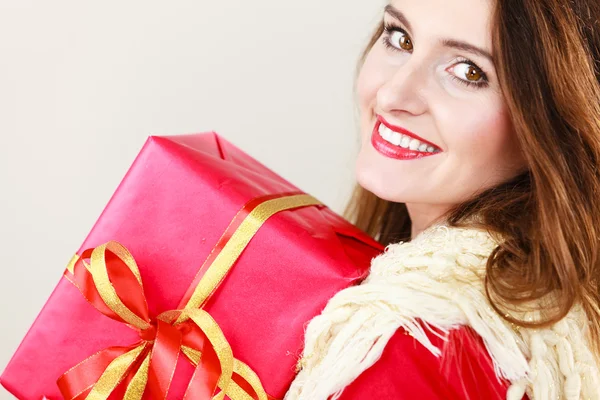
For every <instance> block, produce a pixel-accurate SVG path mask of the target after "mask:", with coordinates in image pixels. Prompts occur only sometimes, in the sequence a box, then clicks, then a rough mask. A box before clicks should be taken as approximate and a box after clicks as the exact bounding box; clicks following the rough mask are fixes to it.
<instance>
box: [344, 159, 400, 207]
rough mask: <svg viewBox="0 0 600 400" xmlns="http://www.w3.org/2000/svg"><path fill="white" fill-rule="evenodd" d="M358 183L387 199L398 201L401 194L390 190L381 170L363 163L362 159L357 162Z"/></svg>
mask: <svg viewBox="0 0 600 400" xmlns="http://www.w3.org/2000/svg"><path fill="white" fill-rule="evenodd" d="M355 174H356V183H358V184H359V185H360V186H361V187H362V188H363V189H365V190H368V191H369V192H371V193H373V194H374V195H376V196H377V197H379V198H380V199H383V200H387V201H394V202H398V201H400V200H398V199H399V198H400V197H401V196H398V194H397V193H392V192H391V191H390V184H389V182H386V180H385V179H383V177H382V175H381V173H380V172H378V171H377V170H376V169H374V168H369V166H368V165H362V163H361V159H360V157H359V159H358V160H357V162H356V171H355Z"/></svg>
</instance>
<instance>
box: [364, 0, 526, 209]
mask: <svg viewBox="0 0 600 400" xmlns="http://www.w3.org/2000/svg"><path fill="white" fill-rule="evenodd" d="M492 6H493V4H491V3H490V2H488V1H487V0H474V1H472V2H470V3H469V4H468V6H466V5H465V3H464V2H463V1H459V0H393V1H391V3H390V4H389V5H388V6H387V7H386V12H385V15H384V23H385V25H386V27H387V28H386V31H385V32H384V34H383V35H382V36H381V37H380V38H379V40H378V41H377V43H376V44H375V46H374V47H373V48H372V50H371V51H370V53H369V54H368V56H367V59H366V61H365V64H364V66H363V68H362V70H361V73H360V76H359V78H358V82H357V84H358V87H357V89H358V95H359V103H360V111H361V141H362V145H361V150H360V154H359V156H358V160H357V165H356V176H357V180H358V182H359V184H360V185H361V186H363V187H364V188H366V189H367V190H369V191H371V192H373V193H375V194H376V195H377V196H379V197H381V198H383V199H385V200H390V201H395V202H402V203H407V206H408V207H409V212H410V210H411V205H414V206H415V207H421V208H422V207H423V206H426V207H429V206H432V207H433V208H437V209H440V210H442V209H446V208H447V207H449V206H451V205H454V204H457V203H459V202H461V201H464V200H467V199H468V198H469V197H471V196H472V195H473V194H475V193H477V192H479V191H481V190H482V189H486V188H489V187H491V186H493V185H496V184H498V183H500V182H502V181H504V180H506V179H508V178H512V177H514V176H516V175H517V174H518V172H520V170H521V169H522V168H523V167H524V166H525V161H524V159H523V157H522V155H521V153H520V151H519V146H518V144H517V140H516V137H515V135H514V133H513V131H512V125H511V122H510V120H509V115H508V111H507V108H506V105H505V103H504V99H503V96H502V93H501V90H500V87H499V84H498V78H497V76H496V72H495V69H494V63H493V62H492V60H490V59H489V58H488V57H486V56H485V55H483V54H481V52H485V53H488V54H491V52H492V43H491V13H492ZM444 41H447V43H446V44H444ZM459 43H464V45H459ZM473 48H477V49H480V51H481V52H479V51H473V50H472V49H473ZM382 121H385V122H382ZM404 134H408V137H403V136H402V135H404ZM415 136H416V137H415ZM419 138H420V139H419Z"/></svg>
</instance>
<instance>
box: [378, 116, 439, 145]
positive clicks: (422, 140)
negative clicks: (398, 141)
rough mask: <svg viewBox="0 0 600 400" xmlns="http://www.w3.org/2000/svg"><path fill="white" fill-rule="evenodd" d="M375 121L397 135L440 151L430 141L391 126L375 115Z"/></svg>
mask: <svg viewBox="0 0 600 400" xmlns="http://www.w3.org/2000/svg"><path fill="white" fill-rule="evenodd" d="M377 120H378V121H379V122H380V123H382V124H383V125H384V126H386V127H387V128H389V129H390V130H392V131H393V132H397V133H399V134H400V135H406V136H409V137H411V138H412V139H417V140H418V141H420V142H421V143H424V144H427V146H431V147H433V148H434V149H436V150H440V151H441V149H440V147H439V146H437V145H436V144H434V143H431V142H430V141H428V140H425V139H423V138H422V137H420V136H418V135H417V134H415V133H413V132H411V131H409V130H407V129H404V128H401V127H399V126H396V125H392V124H390V123H389V122H387V121H386V120H385V118H383V117H382V116H381V115H377Z"/></svg>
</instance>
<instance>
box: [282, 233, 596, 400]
mask: <svg viewBox="0 0 600 400" xmlns="http://www.w3.org/2000/svg"><path fill="white" fill-rule="evenodd" d="M497 244H498V242H496V241H495V240H494V239H493V238H492V237H491V236H490V235H489V234H488V233H486V232H484V231H481V230H476V229H466V228H449V227H447V226H444V225H434V226H432V227H430V228H429V229H427V230H425V231H424V232H422V233H421V234H420V235H418V236H417V237H416V238H415V239H413V240H412V241H411V242H406V243H402V242H400V243H395V244H391V245H389V246H387V248H386V249H385V251H384V252H383V253H382V254H380V255H379V256H377V257H375V258H374V259H373V260H372V262H371V271H370V274H369V276H368V278H367V279H366V280H365V281H364V282H363V283H362V284H361V285H358V286H353V287H350V288H348V289H345V290H342V291H340V292H339V293H337V294H336V295H335V296H334V297H333V298H332V299H331V300H330V301H329V302H328V304H327V306H326V307H325V309H324V310H323V312H322V313H321V314H320V315H318V316H317V317H315V318H313V319H312V320H311V321H310V323H309V324H308V327H307V329H306V336H305V350H304V353H303V357H302V359H301V360H300V363H299V366H301V368H302V369H301V370H300V372H299V373H298V375H297V376H296V378H295V380H294V382H293V383H292V385H291V387H290V389H289V391H288V393H287V394H286V396H285V400H326V399H328V398H329V397H330V396H331V398H332V399H337V398H339V396H340V394H341V392H342V390H343V389H344V387H346V386H347V385H348V384H349V383H351V382H352V381H353V380H354V379H355V378H356V377H357V376H358V375H360V374H361V373H362V372H363V371H364V370H366V369H367V368H369V367H370V366H371V365H373V364H374V363H375V362H376V361H377V360H378V359H379V358H380V356H381V354H382V351H383V349H384V347H385V346H386V344H387V342H388V341H389V339H390V338H391V337H392V336H393V335H394V333H395V332H396V330H397V329H398V328H403V329H404V330H406V331H407V332H408V333H410V334H411V335H412V336H414V337H415V338H416V340H418V341H419V342H420V343H421V344H422V345H423V346H424V347H425V348H427V349H428V350H430V351H431V352H432V353H433V354H434V355H436V356H440V355H441V350H440V349H439V348H437V347H435V346H434V345H433V344H432V343H431V342H430V340H429V339H428V337H427V335H426V334H425V331H424V329H427V328H428V327H434V328H435V330H436V331H438V332H442V334H443V335H445V334H447V333H448V332H449V331H450V330H452V329H455V328H457V327H459V326H461V325H463V326H464V325H468V326H470V327H472V328H473V329H474V330H475V332H477V334H479V335H480V336H481V337H482V339H483V341H484V343H485V346H486V348H487V350H488V352H489V354H490V355H491V357H492V359H493V362H494V367H495V371H496V374H497V376H499V377H502V378H506V379H508V380H509V381H510V382H511V385H510V387H509V390H508V395H507V399H509V400H517V399H519V400H520V399H521V398H522V397H523V395H524V394H525V393H527V395H528V397H529V398H530V399H532V400H546V399H552V400H554V399H559V398H560V399H562V398H566V399H567V400H575V399H600V387H599V385H598V384H599V381H600V377H599V370H598V364H597V360H596V359H595V357H594V355H593V353H592V352H591V350H590V347H589V346H588V344H587V338H586V334H585V332H586V325H587V323H588V319H587V318H586V316H585V313H584V312H583V310H582V308H581V307H580V306H575V307H573V309H572V310H571V312H570V313H569V314H568V315H567V316H566V317H565V318H563V319H562V320H561V321H559V322H558V323H556V324H555V325H554V326H552V327H550V328H547V329H525V328H519V329H514V328H513V327H512V326H511V324H510V323H507V322H506V321H505V320H504V319H502V318H501V317H500V316H499V315H498V314H497V313H496V312H495V311H494V310H493V309H492V308H491V306H490V303H489V301H488V299H487V297H486V295H485V290H484V283H483V281H484V280H483V278H484V274H485V265H486V260H487V258H488V257H489V255H490V253H491V252H492V250H493V249H494V248H495V247H496V246H497ZM539 308H540V307H539V306H538V307H537V309H539ZM520 315H521V316H525V318H535V317H536V315H537V314H536V312H535V311H530V312H525V311H524V312H523V313H521V314H520ZM418 321H421V322H422V323H419V322H418Z"/></svg>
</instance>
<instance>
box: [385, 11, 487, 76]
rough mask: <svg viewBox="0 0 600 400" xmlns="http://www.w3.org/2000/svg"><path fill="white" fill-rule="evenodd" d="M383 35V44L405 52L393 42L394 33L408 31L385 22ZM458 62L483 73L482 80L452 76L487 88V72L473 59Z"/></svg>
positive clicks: (462, 59)
mask: <svg viewBox="0 0 600 400" xmlns="http://www.w3.org/2000/svg"><path fill="white" fill-rule="evenodd" d="M383 31H384V32H383V35H382V42H383V45H384V46H385V47H386V48H387V49H389V50H390V51H394V52H405V51H406V50H403V49H401V48H398V47H397V46H395V45H394V44H393V43H392V40H391V38H392V35H393V34H394V33H396V32H399V33H401V34H403V35H407V36H408V34H407V33H406V31H405V30H404V29H402V28H400V27H399V26H397V25H394V24H391V23H387V22H386V23H384V26H383ZM457 61H458V62H457V64H467V65H470V66H471V67H473V68H474V69H475V70H477V72H478V73H479V74H480V75H481V81H480V82H471V81H468V80H465V79H461V78H458V77H457V76H456V75H453V74H450V78H451V79H453V80H455V81H457V82H458V83H461V84H463V85H465V86H467V87H476V88H485V87H488V86H489V79H488V77H487V75H486V73H485V72H484V71H483V70H482V69H481V68H480V67H478V66H477V65H476V64H475V63H474V62H473V61H471V60H469V59H467V58H462V57H460V58H459V59H458V60H457Z"/></svg>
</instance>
